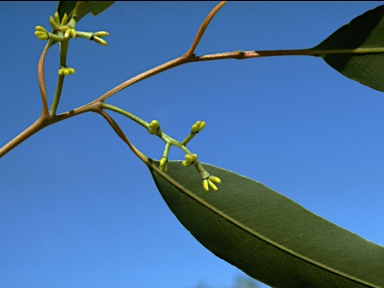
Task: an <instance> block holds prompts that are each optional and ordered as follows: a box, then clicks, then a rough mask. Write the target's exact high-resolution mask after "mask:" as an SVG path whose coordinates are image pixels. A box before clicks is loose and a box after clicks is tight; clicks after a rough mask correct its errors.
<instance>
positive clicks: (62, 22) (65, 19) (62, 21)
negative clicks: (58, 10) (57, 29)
mask: <svg viewBox="0 0 384 288" xmlns="http://www.w3.org/2000/svg"><path fill="white" fill-rule="evenodd" d="M67 22H68V15H67V13H64V16H63V18H62V19H61V26H64V25H65V24H67Z"/></svg>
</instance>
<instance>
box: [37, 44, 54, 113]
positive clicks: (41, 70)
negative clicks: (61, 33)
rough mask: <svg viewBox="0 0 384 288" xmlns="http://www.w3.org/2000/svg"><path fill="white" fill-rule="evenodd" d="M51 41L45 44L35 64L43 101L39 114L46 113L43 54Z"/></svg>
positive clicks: (46, 101)
mask: <svg viewBox="0 0 384 288" xmlns="http://www.w3.org/2000/svg"><path fill="white" fill-rule="evenodd" d="M50 43H51V41H48V43H47V45H45V47H44V50H43V52H42V53H41V56H40V59H39V63H38V64H37V79H38V82H39V88H40V94H41V100H42V102H43V109H42V112H41V114H42V115H48V100H47V88H46V86H45V77H44V61H45V55H46V54H47V51H48V48H49V47H50Z"/></svg>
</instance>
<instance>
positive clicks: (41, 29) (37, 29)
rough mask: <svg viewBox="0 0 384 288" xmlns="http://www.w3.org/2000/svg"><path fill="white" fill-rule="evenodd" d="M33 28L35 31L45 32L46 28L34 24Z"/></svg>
mask: <svg viewBox="0 0 384 288" xmlns="http://www.w3.org/2000/svg"><path fill="white" fill-rule="evenodd" d="M35 29H36V31H42V32H47V30H45V28H44V27H42V26H36V27H35Z"/></svg>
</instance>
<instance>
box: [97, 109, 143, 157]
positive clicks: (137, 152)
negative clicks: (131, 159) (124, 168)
mask: <svg viewBox="0 0 384 288" xmlns="http://www.w3.org/2000/svg"><path fill="white" fill-rule="evenodd" d="M98 113H99V114H100V115H101V116H103V117H104V119H105V120H107V122H108V124H109V125H111V127H112V129H113V130H114V131H115V132H116V134H117V135H118V136H119V137H120V138H121V139H122V140H123V141H124V142H125V143H126V144H127V145H128V147H129V148H130V149H131V151H132V152H133V153H134V154H135V155H136V156H137V157H139V159H141V160H142V161H143V162H144V163H147V164H148V163H149V159H148V157H147V156H145V155H144V154H143V153H142V152H141V151H140V150H139V149H137V148H136V147H135V146H134V145H133V144H132V143H131V142H130V141H129V140H128V138H127V136H125V134H124V132H123V131H122V130H121V128H120V127H119V125H117V123H116V122H115V121H114V120H113V119H112V118H111V116H109V115H108V114H107V113H106V112H104V111H103V110H100V111H99V112H98Z"/></svg>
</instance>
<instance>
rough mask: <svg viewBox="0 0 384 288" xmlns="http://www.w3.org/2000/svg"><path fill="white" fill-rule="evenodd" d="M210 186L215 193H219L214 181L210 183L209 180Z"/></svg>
mask: <svg viewBox="0 0 384 288" xmlns="http://www.w3.org/2000/svg"><path fill="white" fill-rule="evenodd" d="M208 184H209V187H211V188H212V190H213V191H217V190H218V189H217V187H216V185H215V184H213V183H212V181H209V180H208Z"/></svg>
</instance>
